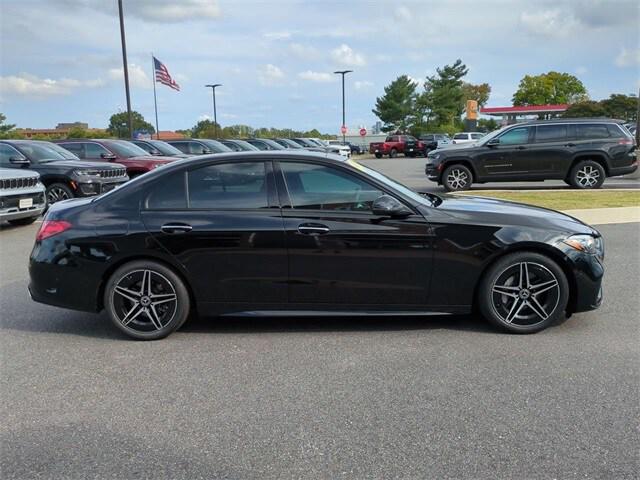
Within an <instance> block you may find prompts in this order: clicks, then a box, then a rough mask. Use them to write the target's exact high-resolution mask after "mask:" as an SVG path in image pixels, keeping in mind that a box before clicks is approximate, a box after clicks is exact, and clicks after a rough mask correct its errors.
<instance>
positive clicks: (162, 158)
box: [126, 155, 181, 163]
mask: <svg viewBox="0 0 640 480" xmlns="http://www.w3.org/2000/svg"><path fill="white" fill-rule="evenodd" d="M178 158H181V157H177V156H176V157H165V156H164V155H140V156H139V157H129V158H127V159H126V160H131V161H143V162H149V161H151V162H157V163H169V162H173V161H175V160H177V159H178Z"/></svg>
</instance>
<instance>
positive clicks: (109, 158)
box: [100, 153, 116, 160]
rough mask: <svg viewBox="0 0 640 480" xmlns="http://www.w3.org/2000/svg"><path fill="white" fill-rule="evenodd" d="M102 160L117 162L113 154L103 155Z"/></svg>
mask: <svg viewBox="0 0 640 480" xmlns="http://www.w3.org/2000/svg"><path fill="white" fill-rule="evenodd" d="M100 158H104V159H105V160H115V159H116V156H115V155H114V154H113V153H101V154H100Z"/></svg>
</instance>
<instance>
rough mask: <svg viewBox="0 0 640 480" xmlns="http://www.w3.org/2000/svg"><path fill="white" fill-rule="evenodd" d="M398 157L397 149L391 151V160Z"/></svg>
mask: <svg viewBox="0 0 640 480" xmlns="http://www.w3.org/2000/svg"><path fill="white" fill-rule="evenodd" d="M397 156H398V150H396V149H395V148H392V149H391V151H390V152H389V158H396V157H397Z"/></svg>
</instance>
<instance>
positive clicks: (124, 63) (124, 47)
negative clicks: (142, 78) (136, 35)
mask: <svg viewBox="0 0 640 480" xmlns="http://www.w3.org/2000/svg"><path fill="white" fill-rule="evenodd" d="M118 13H119V14H120V41H121V43H122V67H123V69H124V91H125V93H126V95H127V121H128V124H129V138H133V117H132V115H131V95H130V94H129V67H128V65H127V42H126V40H125V38H124V14H123V13H122V0H118Z"/></svg>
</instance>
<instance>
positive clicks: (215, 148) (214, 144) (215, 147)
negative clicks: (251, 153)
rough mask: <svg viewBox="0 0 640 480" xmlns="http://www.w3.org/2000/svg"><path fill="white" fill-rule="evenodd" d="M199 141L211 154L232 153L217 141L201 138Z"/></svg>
mask: <svg viewBox="0 0 640 480" xmlns="http://www.w3.org/2000/svg"><path fill="white" fill-rule="evenodd" d="M200 141H201V142H202V143H204V144H205V145H206V146H207V147H209V150H211V151H212V152H213V153H222V152H233V150H231V149H230V148H229V147H227V146H226V145H223V144H222V143H220V142H218V141H217V140H209V139H204V138H201V139H200Z"/></svg>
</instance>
